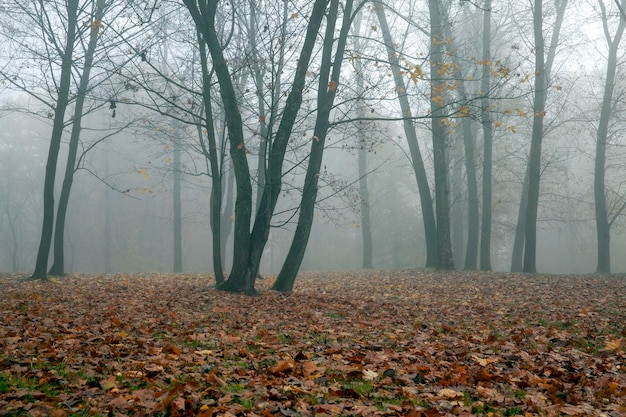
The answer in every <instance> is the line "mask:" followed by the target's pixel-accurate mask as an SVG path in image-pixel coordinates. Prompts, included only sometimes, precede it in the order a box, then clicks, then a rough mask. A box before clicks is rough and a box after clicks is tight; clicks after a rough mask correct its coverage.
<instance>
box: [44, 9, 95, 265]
mask: <svg viewBox="0 0 626 417" xmlns="http://www.w3.org/2000/svg"><path fill="white" fill-rule="evenodd" d="M104 6H105V5H104V1H103V0H98V1H97V2H96V5H95V10H94V14H93V19H94V20H93V22H91V26H90V27H91V32H90V34H89V43H88V44H87V50H86V51H85V63H84V66H83V72H82V74H81V77H80V81H79V86H78V92H77V95H76V104H75V107H74V120H73V121H72V132H71V134H70V143H69V151H68V156H67V162H66V165H65V176H64V178H63V186H62V188H61V195H60V196H59V206H58V209H57V216H56V223H55V227H54V257H53V259H54V261H53V263H52V267H50V271H49V272H48V273H49V274H50V275H64V274H65V263H64V261H65V256H64V236H65V219H66V215H67V207H68V205H69V200H70V193H71V191H72V184H73V182H74V174H75V172H76V166H75V165H76V155H77V153H78V142H79V139H80V133H81V130H82V119H83V109H84V105H85V99H86V96H87V92H88V89H89V81H90V75H91V68H92V66H93V59H94V54H95V51H96V45H97V43H98V35H99V32H100V27H99V25H98V22H100V21H101V20H102V16H103V15H104Z"/></svg>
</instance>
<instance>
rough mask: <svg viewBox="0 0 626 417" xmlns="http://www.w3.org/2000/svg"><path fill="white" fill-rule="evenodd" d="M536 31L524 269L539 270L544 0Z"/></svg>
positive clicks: (537, 12)
mask: <svg viewBox="0 0 626 417" xmlns="http://www.w3.org/2000/svg"><path fill="white" fill-rule="evenodd" d="M533 28H534V33H535V97H534V105H533V114H534V119H533V130H532V140H531V143H530V157H529V160H528V168H529V175H528V205H527V207H526V236H525V245H524V267H523V271H524V272H536V271H537V265H536V249H537V209H538V205H539V180H540V174H541V145H542V141H543V120H544V117H545V104H546V74H545V58H544V56H545V53H544V52H545V47H544V41H543V0H535V7H534V11H533Z"/></svg>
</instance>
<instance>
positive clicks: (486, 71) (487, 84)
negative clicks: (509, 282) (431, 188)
mask: <svg viewBox="0 0 626 417" xmlns="http://www.w3.org/2000/svg"><path fill="white" fill-rule="evenodd" d="M483 8H484V18H483V62H484V63H483V77H482V80H481V87H480V88H481V91H482V92H483V94H484V95H485V96H484V98H483V99H482V100H481V123H482V126H483V155H484V156H483V215H482V222H481V231H480V270H481V271H490V270H491V190H492V187H491V181H492V178H491V177H492V175H491V171H492V164H493V156H492V154H493V126H492V124H491V113H490V110H489V109H490V107H491V100H490V99H489V91H490V89H491V64H490V63H491V0H485V2H484V5H483Z"/></svg>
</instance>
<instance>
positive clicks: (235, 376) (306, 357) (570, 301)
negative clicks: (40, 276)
mask: <svg viewBox="0 0 626 417" xmlns="http://www.w3.org/2000/svg"><path fill="white" fill-rule="evenodd" d="M25 278H26V277H25V276H16V275H6V274H5V275H3V276H1V277H0V415H5V416H21V415H24V416H44V415H45V416H52V417H60V416H90V415H96V416H97V415H99V416H126V415H134V416H142V415H157V416H158V415H162V416H192V415H195V416H202V417H207V416H266V417H269V416H327V415H333V416H341V415H343V416H361V415H362V416H447V415H461V416H463V415H464V416H471V415H488V416H513V415H523V416H535V415H539V416H543V415H546V416H550V415H555V416H556V415H569V416H583V415H595V416H624V415H626V277H625V276H596V275H578V276H573V275H572V276H547V275H523V274H502V273H466V272H450V273H444V272H428V271H426V272H424V271H422V272H416V271H394V272H391V271H371V272H350V273H303V274H301V275H300V277H299V278H298V280H297V282H296V289H295V291H294V292H292V293H287V294H282V293H276V292H273V291H270V290H269V287H270V285H271V282H272V278H268V279H266V280H263V281H259V282H258V289H259V292H260V296H258V297H247V296H243V295H237V294H230V293H224V292H220V291H217V290H215V289H213V288H212V285H213V278H212V277H210V276H208V275H201V274H180V275H172V274H114V275H104V276H103V275H100V276H96V275H84V276H83V275H68V276H66V277H63V278H56V279H53V280H52V282H47V283H42V282H33V281H26V280H25Z"/></svg>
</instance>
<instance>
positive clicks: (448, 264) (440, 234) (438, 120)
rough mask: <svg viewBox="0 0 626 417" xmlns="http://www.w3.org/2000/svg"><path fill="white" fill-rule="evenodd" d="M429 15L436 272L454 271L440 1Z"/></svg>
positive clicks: (430, 3) (435, 1)
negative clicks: (439, 270)
mask: <svg viewBox="0 0 626 417" xmlns="http://www.w3.org/2000/svg"><path fill="white" fill-rule="evenodd" d="M428 6H429V7H428V8H429V12H430V27H431V32H430V38H431V39H430V50H431V58H430V77H431V91H430V94H431V99H430V109H431V115H432V140H433V162H434V165H435V203H436V219H437V268H439V269H454V260H453V258H452V242H451V241H450V201H449V199H450V184H449V181H448V169H449V166H448V158H447V155H446V153H447V137H446V128H445V126H444V123H443V121H444V118H445V116H446V115H445V107H444V105H443V101H444V95H445V93H444V91H445V86H444V80H443V79H442V78H441V76H440V75H439V70H440V69H441V68H442V66H443V65H445V64H444V56H445V54H444V51H443V45H445V36H444V28H443V17H442V12H441V10H440V7H443V5H442V4H441V2H440V1H438V0H429V1H428Z"/></svg>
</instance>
